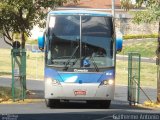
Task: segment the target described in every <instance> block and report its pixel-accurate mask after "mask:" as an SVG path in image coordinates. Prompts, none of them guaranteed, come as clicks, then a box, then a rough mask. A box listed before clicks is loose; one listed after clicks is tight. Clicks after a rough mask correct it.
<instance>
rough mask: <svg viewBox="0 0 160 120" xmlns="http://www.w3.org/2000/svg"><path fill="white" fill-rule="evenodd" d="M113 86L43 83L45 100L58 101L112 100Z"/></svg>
mask: <svg viewBox="0 0 160 120" xmlns="http://www.w3.org/2000/svg"><path fill="white" fill-rule="evenodd" d="M114 91H115V85H114V84H113V85H99V84H98V83H92V84H91V83H83V84H78V83H61V84H59V85H53V84H46V83H45V96H44V97H45V99H60V100H113V99H114Z"/></svg>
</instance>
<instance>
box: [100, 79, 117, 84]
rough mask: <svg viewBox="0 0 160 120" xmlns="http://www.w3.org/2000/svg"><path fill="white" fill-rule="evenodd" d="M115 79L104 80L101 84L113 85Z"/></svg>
mask: <svg viewBox="0 0 160 120" xmlns="http://www.w3.org/2000/svg"><path fill="white" fill-rule="evenodd" d="M113 83H114V81H113V80H112V79H109V80H103V81H102V82H101V84H100V85H113Z"/></svg>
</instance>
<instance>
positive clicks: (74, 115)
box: [0, 78, 160, 120]
mask: <svg viewBox="0 0 160 120" xmlns="http://www.w3.org/2000/svg"><path fill="white" fill-rule="evenodd" d="M0 85H1V86H10V85H11V79H9V78H0ZM27 86H28V89H30V90H32V91H33V92H35V93H36V95H32V96H30V97H32V98H41V99H43V95H44V93H43V90H44V87H43V81H38V80H27ZM145 90H148V93H149V95H150V96H151V97H153V99H155V95H156V94H155V93H156V90H155V89H151V88H146V89H145ZM154 94H155V95H154ZM142 98H143V99H142ZM144 100H146V98H145V97H144V95H143V94H142V93H141V102H143V101H144ZM159 112H160V110H153V109H147V108H141V107H134V106H132V107H131V106H129V105H128V102H127V87H126V86H120V85H116V90H115V100H114V101H112V103H111V107H110V109H100V108H99V107H98V106H96V105H92V106H90V105H87V104H85V103H82V102H81V103H80V102H78V103H75V102H72V103H62V104H61V105H59V106H57V107H56V108H54V109H53V108H52V109H50V108H47V107H46V106H45V103H44V100H43V101H41V102H36V103H30V104H10V105H9V104H6V105H5V104H0V113H1V114H0V120H1V119H2V120H6V118H16V119H15V120H17V119H18V120H44V119H45V120H107V119H109V120H111V119H115V118H116V117H119V116H120V117H125V116H126V117H127V116H128V117H133V116H135V117H137V118H138V119H139V118H140V115H141V114H152V115H153V114H154V115H155V116H156V117H157V118H158V119H160V116H158V114H157V113H159ZM122 119H123V120H125V119H124V118H122ZM138 119H137V120H138ZM126 120H128V119H126Z"/></svg>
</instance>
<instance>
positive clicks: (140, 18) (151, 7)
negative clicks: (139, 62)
mask: <svg viewBox="0 0 160 120" xmlns="http://www.w3.org/2000/svg"><path fill="white" fill-rule="evenodd" d="M135 3H136V4H135V6H134V7H141V6H142V5H143V6H145V7H144V9H142V11H137V12H136V13H135V15H134V20H133V21H134V22H135V23H138V24H140V23H144V22H145V23H150V22H154V21H158V22H159V28H158V30H157V31H158V40H157V43H158V45H157V50H156V54H157V67H158V71H157V73H158V75H157V102H159V103H160V1H159V0H136V1H135ZM121 5H122V8H124V9H125V10H129V9H130V6H133V5H132V1H131V0H121Z"/></svg>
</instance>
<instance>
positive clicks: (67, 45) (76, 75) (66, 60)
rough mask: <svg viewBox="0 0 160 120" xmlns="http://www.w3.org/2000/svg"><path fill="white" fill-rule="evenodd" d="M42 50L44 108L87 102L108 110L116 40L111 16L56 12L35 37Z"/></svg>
mask: <svg viewBox="0 0 160 120" xmlns="http://www.w3.org/2000/svg"><path fill="white" fill-rule="evenodd" d="M38 45H39V49H41V50H42V49H44V54H45V68H44V86H45V90H44V98H45V102H46V106H47V107H54V106H56V105H57V104H59V103H60V102H62V101H86V102H87V103H89V104H97V105H98V106H100V107H104V108H108V107H109V106H110V104H111V100H113V99H114V91H115V66H116V53H117V51H120V50H121V49H122V38H121V37H119V38H117V39H116V35H115V28H114V17H113V16H112V15H111V14H110V13H106V12H102V11H91V10H57V11H56V10H55V11H51V12H49V13H48V16H47V21H46V29H45V32H44V33H43V35H42V36H39V37H38Z"/></svg>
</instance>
